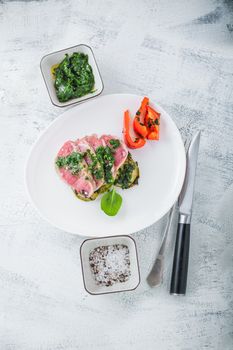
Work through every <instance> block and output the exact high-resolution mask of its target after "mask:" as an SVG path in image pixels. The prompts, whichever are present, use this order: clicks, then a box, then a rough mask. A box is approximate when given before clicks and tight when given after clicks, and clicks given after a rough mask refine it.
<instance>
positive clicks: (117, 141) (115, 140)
mask: <svg viewBox="0 0 233 350" xmlns="http://www.w3.org/2000/svg"><path fill="white" fill-rule="evenodd" d="M109 143H110V145H111V146H112V147H113V148H114V149H116V148H118V147H119V146H120V141H119V140H117V139H112V140H110V141H109Z"/></svg>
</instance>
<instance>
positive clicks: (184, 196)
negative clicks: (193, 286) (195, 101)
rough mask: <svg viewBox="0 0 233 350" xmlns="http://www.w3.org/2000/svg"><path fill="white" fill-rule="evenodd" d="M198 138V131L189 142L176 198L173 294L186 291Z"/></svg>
mask: <svg viewBox="0 0 233 350" xmlns="http://www.w3.org/2000/svg"><path fill="white" fill-rule="evenodd" d="M200 138H201V132H200V131H198V132H197V133H196V134H195V135H194V137H193V139H192V141H191V143H190V146H189V149H188V152H187V157H186V158H187V162H186V174H185V179H184V184H183V187H182V190H181V193H180V196H179V199H178V206H179V220H178V228H177V234H176V244H175V252H174V258H173V267H172V276H171V285H170V293H171V294H174V295H185V293H186V286H187V276H188V260H189V245H190V223H191V215H192V203H193V194H194V185H195V175H196V167H197V159H198V151H199V145H200Z"/></svg>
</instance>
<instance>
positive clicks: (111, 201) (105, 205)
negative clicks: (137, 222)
mask: <svg viewBox="0 0 233 350" xmlns="http://www.w3.org/2000/svg"><path fill="white" fill-rule="evenodd" d="M121 204H122V197H121V196H120V195H119V194H118V193H117V192H116V190H115V188H114V189H113V190H112V191H110V192H107V193H105V194H104V195H103V197H102V198H101V209H102V210H103V211H104V212H105V214H107V215H109V216H115V215H116V214H117V213H118V211H119V210H120V207H121Z"/></svg>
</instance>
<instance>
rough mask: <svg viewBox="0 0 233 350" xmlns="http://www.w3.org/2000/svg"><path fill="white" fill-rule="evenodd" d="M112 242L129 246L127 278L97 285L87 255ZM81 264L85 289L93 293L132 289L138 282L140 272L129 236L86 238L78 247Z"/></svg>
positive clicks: (132, 241)
mask: <svg viewBox="0 0 233 350" xmlns="http://www.w3.org/2000/svg"><path fill="white" fill-rule="evenodd" d="M113 244H124V245H126V246H127V247H128V248H129V259H130V272H131V275H130V277H129V280H128V281H126V282H122V283H120V282H118V283H115V284H113V285H112V286H108V287H106V286H103V285H98V284H97V283H96V282H95V279H94V276H93V273H92V271H91V267H90V262H89V255H90V253H91V251H92V250H93V249H95V248H97V247H99V246H108V245H113ZM80 255H81V265H82V273H83V282H84V287H85V289H86V291H87V292H88V293H90V294H93V295H98V294H107V293H117V292H124V291H130V290H134V289H136V288H137V287H138V285H139V283H140V272H139V265H138V254H137V247H136V243H135V240H134V239H133V238H132V237H130V236H109V237H102V238H101V237H100V238H90V239H86V240H85V241H84V242H83V243H82V245H81V247H80Z"/></svg>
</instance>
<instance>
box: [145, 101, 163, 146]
mask: <svg viewBox="0 0 233 350" xmlns="http://www.w3.org/2000/svg"><path fill="white" fill-rule="evenodd" d="M146 108H147V114H146V116H145V125H146V127H147V131H148V134H147V138H148V140H159V124H160V113H158V112H156V111H155V110H154V109H153V108H152V107H150V106H147V107H146ZM151 133H153V134H152V135H150V134H151ZM149 135H150V136H149Z"/></svg>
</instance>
